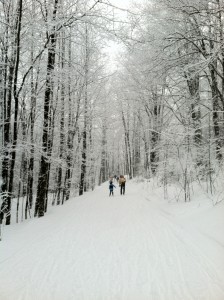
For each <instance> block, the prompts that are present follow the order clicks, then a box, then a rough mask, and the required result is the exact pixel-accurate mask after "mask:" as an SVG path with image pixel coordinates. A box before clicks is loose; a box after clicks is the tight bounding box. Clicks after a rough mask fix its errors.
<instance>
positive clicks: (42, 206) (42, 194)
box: [35, 0, 58, 217]
mask: <svg viewBox="0 0 224 300" xmlns="http://www.w3.org/2000/svg"><path fill="white" fill-rule="evenodd" d="M57 8H58V0H55V2H54V11H53V21H55V19H56V14H57ZM55 48H56V32H55V27H54V28H53V32H52V33H51V37H50V46H49V48H48V59H47V77H46V88H45V94H44V124H43V134H42V152H43V154H42V155H41V162H40V171H39V176H38V186H37V198H36V204H35V216H37V215H38V217H43V216H44V213H45V210H46V203H47V193H48V185H49V174H48V173H49V170H50V162H49V157H48V156H49V153H48V150H49V139H50V137H49V134H50V132H49V130H51V128H49V114H50V102H51V98H52V96H53V78H52V77H53V72H54V67H55Z"/></svg>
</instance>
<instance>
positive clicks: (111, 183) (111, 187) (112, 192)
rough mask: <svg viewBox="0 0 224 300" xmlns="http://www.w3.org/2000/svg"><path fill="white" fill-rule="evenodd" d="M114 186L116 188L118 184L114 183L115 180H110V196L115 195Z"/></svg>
mask: <svg viewBox="0 0 224 300" xmlns="http://www.w3.org/2000/svg"><path fill="white" fill-rule="evenodd" d="M114 188H116V186H115V185H114V184H113V181H112V180H110V181H109V190H110V194H109V196H111V195H112V196H113V195H114Z"/></svg>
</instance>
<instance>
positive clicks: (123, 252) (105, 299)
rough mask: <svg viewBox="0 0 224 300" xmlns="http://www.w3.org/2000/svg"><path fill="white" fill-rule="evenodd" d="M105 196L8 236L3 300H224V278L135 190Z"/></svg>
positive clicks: (2, 253) (1, 267) (3, 249)
mask: <svg viewBox="0 0 224 300" xmlns="http://www.w3.org/2000/svg"><path fill="white" fill-rule="evenodd" d="M106 189H107V186H106V185H103V186H102V187H101V188H98V189H96V191H94V192H92V193H87V194H86V195H84V196H82V197H80V198H75V199H73V200H71V201H69V202H68V203H66V204H65V205H64V207H60V209H59V210H58V208H56V209H55V211H54V212H53V213H49V214H48V215H47V216H46V217H45V218H43V219H38V220H32V221H30V222H28V223H26V224H21V225H19V226H18V225H17V227H15V226H12V227H11V228H10V229H9V230H8V231H7V232H6V233H5V236H4V240H3V241H2V243H1V244H0V278H1V280H0V300H223V299H224V280H223V276H222V275H223V274H221V273H220V272H219V269H218V268H217V266H216V265H215V264H214V262H213V261H212V258H211V257H209V256H208V255H207V254H205V253H203V249H201V248H200V247H199V246H198V245H196V244H195V242H194V240H193V239H192V238H191V236H190V234H189V233H188V231H187V230H185V228H184V227H182V226H181V225H180V224H179V223H178V222H176V220H175V219H173V218H172V216H171V215H169V214H167V213H166V212H164V211H163V210H160V208H159V206H156V205H155V204H154V203H152V202H151V201H146V199H145V198H144V196H143V195H142V194H141V193H140V194H139V190H138V189H137V185H136V184H133V185H132V186H129V185H128V184H127V194H126V195H125V196H120V195H119V193H118V192H119V191H118V189H117V190H115V196H114V197H108V196H107V190H106ZM149 200H150V197H149ZM31 227H32V230H30V228H31ZM15 235H16V236H15ZM211 242H214V241H212V240H211Z"/></svg>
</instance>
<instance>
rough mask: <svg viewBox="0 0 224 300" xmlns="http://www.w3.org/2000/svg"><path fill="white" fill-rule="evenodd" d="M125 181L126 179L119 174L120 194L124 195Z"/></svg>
mask: <svg viewBox="0 0 224 300" xmlns="http://www.w3.org/2000/svg"><path fill="white" fill-rule="evenodd" d="M125 183H126V179H125V177H124V175H120V179H119V186H120V188H121V190H120V192H121V195H124V193H125Z"/></svg>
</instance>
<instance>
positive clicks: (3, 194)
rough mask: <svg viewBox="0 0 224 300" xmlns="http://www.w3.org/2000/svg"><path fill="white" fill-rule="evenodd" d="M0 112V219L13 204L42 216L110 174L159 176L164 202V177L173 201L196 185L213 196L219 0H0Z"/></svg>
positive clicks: (221, 46)
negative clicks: (125, 1)
mask: <svg viewBox="0 0 224 300" xmlns="http://www.w3.org/2000/svg"><path fill="white" fill-rule="evenodd" d="M110 48H111V49H110ZM113 48H114V49H115V50H114V52H116V55H114V56H113V55H111V52H113ZM108 49H110V50H108ZM115 56H116V57H115ZM0 119H1V120H0V142H1V146H0V159H1V161H0V173H1V175H0V184H1V191H0V224H6V225H10V223H11V217H12V210H13V213H14V214H15V216H16V222H17V223H19V222H21V221H23V220H25V219H29V218H33V217H43V216H44V215H45V213H46V212H47V211H48V207H49V206H51V205H53V206H54V205H55V206H56V205H63V204H64V203H65V202H66V201H68V200H69V199H70V198H72V197H74V196H78V195H80V196H81V195H83V194H84V193H85V192H87V191H90V190H94V188H95V187H96V186H97V185H100V184H102V183H103V182H106V181H107V180H108V178H109V177H110V176H113V175H115V174H116V175H119V174H124V175H126V176H127V177H128V178H129V179H132V178H138V177H141V178H145V179H148V180H151V179H156V182H157V184H159V185H161V186H163V189H164V198H165V199H168V198H169V191H168V187H169V185H170V184H175V186H176V188H177V189H178V190H179V197H177V201H182V202H189V201H191V198H192V194H193V192H194V191H193V188H192V187H193V185H194V183H197V184H199V185H200V186H201V187H202V188H203V189H204V191H205V192H206V193H208V194H209V195H212V194H213V193H215V192H216V190H218V189H219V188H220V185H221V180H222V178H223V171H224V169H223V159H224V152H223V147H224V2H223V0H198V1H195V0H160V1H156V0H150V1H133V3H132V4H131V5H130V8H128V9H124V8H122V7H119V5H117V4H115V2H113V0H111V1H110V0H13V1H12V0H0ZM221 186H222V185H221ZM220 201H221V200H220Z"/></svg>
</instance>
